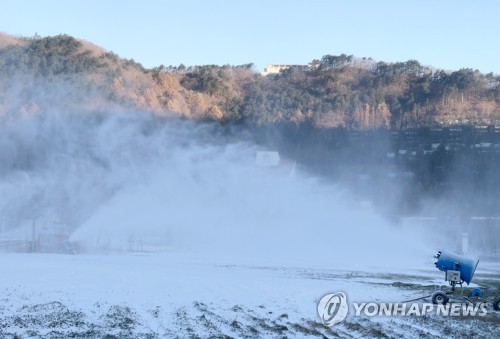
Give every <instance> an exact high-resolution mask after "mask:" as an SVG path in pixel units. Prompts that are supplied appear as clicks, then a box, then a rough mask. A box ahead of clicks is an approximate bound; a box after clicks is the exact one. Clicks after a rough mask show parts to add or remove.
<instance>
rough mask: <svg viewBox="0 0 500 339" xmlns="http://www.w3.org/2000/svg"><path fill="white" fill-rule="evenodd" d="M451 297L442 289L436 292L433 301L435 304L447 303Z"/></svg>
mask: <svg viewBox="0 0 500 339" xmlns="http://www.w3.org/2000/svg"><path fill="white" fill-rule="evenodd" d="M449 299H450V298H448V296H447V295H446V293H444V292H441V291H436V292H434V293H433V294H432V297H431V300H432V303H433V304H435V305H441V304H442V305H445V304H446V303H447V302H448V300H449Z"/></svg>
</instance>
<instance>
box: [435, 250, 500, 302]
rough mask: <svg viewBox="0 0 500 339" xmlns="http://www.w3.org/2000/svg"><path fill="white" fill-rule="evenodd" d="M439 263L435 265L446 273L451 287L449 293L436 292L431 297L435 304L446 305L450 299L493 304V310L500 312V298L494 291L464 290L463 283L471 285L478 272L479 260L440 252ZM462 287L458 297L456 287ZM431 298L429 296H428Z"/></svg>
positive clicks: (436, 256) (446, 279) (437, 256)
mask: <svg viewBox="0 0 500 339" xmlns="http://www.w3.org/2000/svg"><path fill="white" fill-rule="evenodd" d="M434 258H435V259H437V261H436V262H435V263H434V265H435V266H436V268H437V269H438V270H440V271H443V272H445V281H447V282H448V283H449V285H450V290H449V291H442V290H439V291H436V292H434V293H433V294H432V295H430V298H431V301H432V303H433V304H446V303H447V302H448V301H449V300H450V299H451V300H455V301H458V302H464V301H465V302H471V303H478V302H479V303H487V302H489V301H491V302H492V303H493V309H495V310H496V311H500V296H499V295H498V291H497V293H494V292H493V291H490V292H488V291H483V290H482V289H480V288H478V287H475V288H472V289H471V290H470V291H468V293H467V292H466V293H464V290H463V289H462V285H463V283H467V285H469V284H470V283H471V281H472V278H473V277H474V273H475V272H476V267H477V265H478V263H479V260H475V259H470V258H466V257H464V256H461V255H459V254H456V253H453V252H446V251H439V252H438V253H437V254H436V255H435V256H434ZM457 285H460V288H461V289H460V290H461V293H460V295H457V293H456V292H457V291H456V286H457ZM427 297H429V296H427Z"/></svg>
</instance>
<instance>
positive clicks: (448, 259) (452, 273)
mask: <svg viewBox="0 0 500 339" xmlns="http://www.w3.org/2000/svg"><path fill="white" fill-rule="evenodd" d="M434 258H436V259H437V261H436V262H435V263H434V264H435V265H436V267H437V269H438V270H440V271H443V272H445V273H446V281H449V282H450V283H451V284H452V285H454V284H456V283H458V284H461V283H463V282H466V283H467V285H469V284H470V282H471V280H472V277H473V276H474V272H475V271H476V267H477V264H478V263H479V260H473V259H469V258H465V257H463V256H461V255H459V254H456V253H453V252H445V251H439V252H438V253H437V255H436V256H435V257H434Z"/></svg>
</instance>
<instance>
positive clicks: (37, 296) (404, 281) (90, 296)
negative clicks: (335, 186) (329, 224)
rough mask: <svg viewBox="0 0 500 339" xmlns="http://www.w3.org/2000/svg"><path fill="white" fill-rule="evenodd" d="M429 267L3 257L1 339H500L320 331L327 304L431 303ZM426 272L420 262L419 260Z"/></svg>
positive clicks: (486, 330) (419, 327) (488, 333)
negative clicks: (329, 299)
mask: <svg viewBox="0 0 500 339" xmlns="http://www.w3.org/2000/svg"><path fill="white" fill-rule="evenodd" d="M419 259H421V266H420V267H419V268H418V269H417V267H416V266H413V267H412V269H411V270H406V269H405V268H403V267H397V265H396V266H394V267H387V266H380V267H376V266H371V267H369V268H368V269H367V270H365V271H362V270H352V269H350V268H349V267H347V266H349V265H344V267H343V265H342V263H341V260H338V261H337V262H332V263H331V265H329V266H327V265H326V264H325V263H324V261H322V264H320V265H311V266H312V267H307V266H304V263H299V264H298V265H293V264H292V263H290V262H288V263H285V264H282V265H279V264H278V263H276V264H273V265H269V264H263V263H262V262H259V260H252V259H249V258H246V259H242V258H232V259H231V258H225V259H222V258H221V257H216V256H212V257H207V256H204V257H201V256H195V255H193V254H187V253H184V254H183V253H175V254H174V253H138V254H132V253H123V254H107V255H60V254H1V256H0V267H1V268H2V272H4V274H2V278H1V279H0V314H1V316H0V317H1V318H0V337H2V338H16V337H18V338H67V337H71V338H104V337H105V338H163V337H167V338H169V337H170V338H174V337H179V338H187V337H201V338H207V337H297V338H301V337H329V338H331V337H341V338H343V337H394V338H399V337H408V338H412V337H415V338H422V337H436V338H437V337H441V338H442V337H456V338H460V337H464V338H465V337H471V338H472V337H473V338H480V337H483V338H495V337H499V335H500V313H499V312H494V311H493V310H492V309H491V307H490V308H489V313H488V315H487V316H485V317H469V318H461V317H459V318H457V317H442V316H436V315H430V316H426V317H376V318H367V317H354V316H353V315H352V314H350V315H349V316H348V318H347V319H346V320H345V321H344V322H342V323H340V324H337V325H335V326H333V327H332V328H329V327H325V326H323V325H322V324H321V322H320V319H319V317H318V316H317V314H316V303H317V301H318V300H319V299H320V298H321V297H322V296H323V295H324V294H326V293H328V292H336V291H344V292H345V293H346V294H347V295H348V298H349V301H365V302H372V301H374V302H376V301H396V302H400V301H403V300H407V299H411V298H414V297H418V296H421V295H425V294H428V293H429V292H432V291H433V290H434V289H435V288H436V287H437V285H440V284H442V278H443V275H442V272H439V271H437V270H436V269H435V268H434V267H433V265H432V262H433V260H432V256H430V257H429V258H419ZM417 261H418V260H417ZM474 282H475V283H476V284H477V285H479V286H482V287H485V286H489V287H496V288H498V287H500V265H499V264H498V263H488V262H484V263H483V262H482V263H480V266H479V268H478V271H477V272H476V278H475V279H474Z"/></svg>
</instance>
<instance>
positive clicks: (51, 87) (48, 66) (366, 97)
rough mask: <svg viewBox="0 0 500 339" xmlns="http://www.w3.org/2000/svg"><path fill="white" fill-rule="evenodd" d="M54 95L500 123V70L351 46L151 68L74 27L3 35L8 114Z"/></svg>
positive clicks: (302, 118)
mask: <svg viewBox="0 0 500 339" xmlns="http://www.w3.org/2000/svg"><path fill="white" fill-rule="evenodd" d="M165 60H168V55H166V56H165ZM55 102H57V103H58V106H59V107H60V106H61V103H65V104H67V105H69V107H74V108H75V109H80V110H97V111H103V110H107V109H109V108H110V107H114V106H115V105H116V106H117V107H120V108H122V109H123V108H129V109H131V110H144V111H151V112H154V113H155V114H157V115H159V116H181V117H185V118H188V119H195V120H216V121H220V122H224V123H228V122H230V123H239V124H252V125H254V124H255V125H265V124H268V123H277V122H284V121H286V122H293V123H297V124H300V123H306V124H307V125H309V126H316V127H344V128H348V129H357V130H366V129H373V128H394V129H405V128H413V127H423V126H431V125H458V124H462V125H463V124H486V125H489V124H499V123H500V76H498V75H495V74H492V73H489V74H481V73H480V72H479V71H475V70H473V69H460V70H456V71H445V70H439V69H433V68H431V67H426V66H423V65H421V64H420V63H419V62H418V61H416V60H409V61H406V62H397V63H385V62H382V61H380V62H376V61H374V60H371V59H358V58H355V57H353V56H348V55H345V54H342V55H339V56H333V55H325V56H323V57H321V58H320V59H318V60H313V61H311V63H310V64H309V65H307V66H303V67H298V66H296V67H290V68H288V69H285V70H283V71H281V72H280V73H279V74H270V75H267V76H263V75H261V74H259V73H258V72H256V70H255V68H254V66H253V65H252V64H248V65H240V66H230V65H223V66H217V65H203V66H190V67H186V66H184V65H179V66H168V67H165V66H163V65H160V66H158V67H156V68H153V69H145V68H144V67H143V66H142V65H141V64H139V63H137V62H135V61H134V60H126V59H122V58H120V57H119V56H118V55H116V54H114V53H113V52H109V51H105V50H104V49H102V48H100V47H97V46H95V45H92V44H91V43H88V42H85V41H80V40H77V39H75V38H73V37H71V36H68V35H59V36H54V37H44V38H42V37H39V36H35V37H30V38H14V37H10V36H6V35H0V114H2V115H5V114H7V113H10V114H12V113H14V114H15V113H30V112H31V113H35V112H40V111H43V110H44V109H47V108H49V107H51V105H52V104H53V103H55Z"/></svg>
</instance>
